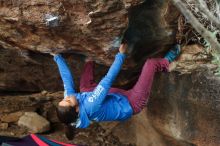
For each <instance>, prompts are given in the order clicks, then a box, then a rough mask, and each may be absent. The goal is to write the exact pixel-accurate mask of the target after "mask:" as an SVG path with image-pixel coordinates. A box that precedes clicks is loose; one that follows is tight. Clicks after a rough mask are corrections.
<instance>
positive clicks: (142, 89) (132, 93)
mask: <svg viewBox="0 0 220 146" xmlns="http://www.w3.org/2000/svg"><path fill="white" fill-rule="evenodd" d="M93 67H94V62H92V61H90V62H87V63H86V64H85V67H84V70H83V74H82V76H81V80H80V91H81V92H91V91H93V90H94V88H95V87H96V86H97V85H98V84H97V83H95V82H94V73H93ZM168 67H169V62H168V61H167V60H166V59H164V58H153V59H148V60H147V61H146V62H145V64H144V66H143V69H142V72H141V75H140V77H139V79H138V81H137V83H136V84H135V85H134V87H133V88H132V89H130V90H123V89H119V88H111V89H110V91H109V93H120V94H122V95H125V96H126V97H127V98H128V100H129V102H130V104H131V106H132V109H133V111H134V113H133V114H137V113H139V112H140V111H141V110H142V109H143V108H144V107H145V105H146V103H147V101H148V98H149V95H150V90H151V86H152V83H153V79H154V74H155V73H156V72H161V71H165V72H166V71H168Z"/></svg>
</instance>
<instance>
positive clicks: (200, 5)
mask: <svg viewBox="0 0 220 146" xmlns="http://www.w3.org/2000/svg"><path fill="white" fill-rule="evenodd" d="M196 1H197V2H198V5H197V7H198V9H199V10H200V11H201V12H202V13H203V14H204V15H206V16H207V17H208V18H209V20H210V21H212V22H213V23H214V24H215V25H216V27H217V28H218V29H220V20H219V18H217V17H215V16H214V15H213V14H212V13H211V12H210V11H209V9H208V6H207V4H206V3H205V2H204V1H203V0H196Z"/></svg>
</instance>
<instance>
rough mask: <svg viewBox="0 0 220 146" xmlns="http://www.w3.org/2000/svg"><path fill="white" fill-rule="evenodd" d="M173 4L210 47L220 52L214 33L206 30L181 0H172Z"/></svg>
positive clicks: (219, 45)
mask: <svg viewBox="0 0 220 146" xmlns="http://www.w3.org/2000/svg"><path fill="white" fill-rule="evenodd" d="M172 2H173V4H174V5H175V6H176V7H177V8H178V9H179V11H180V12H181V13H182V14H183V15H184V17H185V18H186V19H187V21H188V22H189V23H190V24H191V25H192V26H193V28H194V29H195V30H196V31H197V32H198V33H199V34H200V35H201V36H202V37H203V38H204V39H206V40H207V41H208V42H209V43H210V45H211V47H212V48H214V49H215V50H216V51H217V52H218V53H220V44H219V42H218V41H217V38H216V36H215V35H213V34H212V33H211V32H210V31H208V30H207V29H206V28H205V27H204V26H203V25H202V24H201V23H200V22H199V21H198V20H197V19H196V17H195V16H194V15H193V14H192V12H191V11H190V10H188V9H187V7H186V6H185V4H184V3H183V2H182V1H181V0H172Z"/></svg>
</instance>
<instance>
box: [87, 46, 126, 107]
mask: <svg viewBox="0 0 220 146" xmlns="http://www.w3.org/2000/svg"><path fill="white" fill-rule="evenodd" d="M124 47H126V46H123V45H122V46H121V47H120V48H121V49H119V53H118V54H117V55H116V56H115V60H114V62H113V64H112V65H111V67H110V69H109V70H108V73H107V74H106V75H105V77H104V78H103V79H102V80H101V81H100V83H99V84H98V86H97V87H96V88H95V90H94V91H93V93H92V95H91V96H90V97H89V98H88V101H89V102H90V103H91V104H94V106H95V107H97V108H98V107H100V106H101V104H102V102H103V101H104V99H105V97H106V95H107V94H108V91H109V89H110V88H111V86H112V83H113V81H114V80H115V78H116V77H117V75H118V73H119V71H120V70H121V67H122V65H123V62H124V60H125V57H126V56H125V50H126V48H124Z"/></svg>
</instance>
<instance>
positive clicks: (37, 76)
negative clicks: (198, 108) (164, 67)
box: [0, 0, 179, 92]
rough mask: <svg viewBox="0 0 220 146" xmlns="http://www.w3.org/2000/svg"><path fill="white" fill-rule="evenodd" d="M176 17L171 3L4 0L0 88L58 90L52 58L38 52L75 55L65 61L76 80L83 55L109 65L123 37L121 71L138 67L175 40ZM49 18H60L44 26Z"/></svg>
mask: <svg viewBox="0 0 220 146" xmlns="http://www.w3.org/2000/svg"><path fill="white" fill-rule="evenodd" d="M170 12H172V13H170ZM178 14H179V13H178V11H175V9H174V7H173V6H172V5H171V4H170V2H168V1H164V2H163V1H161V0H156V1H155V0H148V1H145V2H143V1H142V0H108V1H103V0H97V1H76V0H68V1H67V0H59V1H56V0H50V1H44V0H40V1H39V0H31V1H27V0H19V1H3V2H1V6H0V15H1V20H0V90H1V91H31V92H36V91H42V90H51V91H55V90H58V89H60V90H61V89H62V85H61V81H60V80H59V74H58V71H57V68H56V67H55V64H54V63H53V61H52V57H49V55H44V54H42V53H45V52H51V51H58V52H63V53H66V54H72V53H73V54H75V55H73V58H72V59H71V60H70V61H69V63H70V64H71V66H72V67H73V68H74V75H75V77H76V80H77V79H78V78H79V76H80V73H81V70H82V66H83V65H82V63H83V59H82V58H83V56H91V57H93V58H94V60H96V61H97V62H99V63H101V64H105V65H108V66H109V65H110V64H111V63H112V61H113V58H114V55H115V53H116V52H117V49H115V48H114V46H117V44H118V42H120V41H119V40H120V38H121V36H122V35H123V34H124V35H125V38H126V39H127V40H128V42H129V46H130V47H129V48H131V50H132V48H133V51H132V52H131V55H129V57H128V59H127V60H126V62H125V66H124V67H126V68H132V67H137V66H138V65H139V64H140V62H141V61H143V60H144V59H145V58H146V56H148V55H149V54H151V53H155V52H157V51H160V50H163V49H164V48H167V47H166V46H167V45H170V44H172V43H173V42H174V39H175V32H176V30H177V23H176V19H177V17H178ZM48 15H53V16H57V17H59V23H57V24H58V25H57V26H56V25H55V26H53V25H52V26H51V25H50V26H47V25H46V17H47V16H48ZM82 55H83V56H82ZM72 60H74V61H72ZM99 74H100V73H99ZM76 84H78V82H76Z"/></svg>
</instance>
